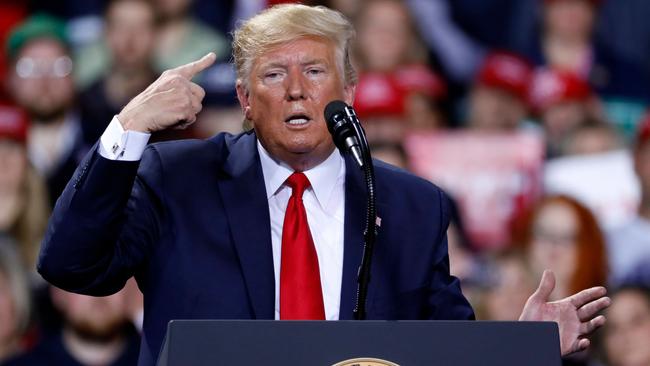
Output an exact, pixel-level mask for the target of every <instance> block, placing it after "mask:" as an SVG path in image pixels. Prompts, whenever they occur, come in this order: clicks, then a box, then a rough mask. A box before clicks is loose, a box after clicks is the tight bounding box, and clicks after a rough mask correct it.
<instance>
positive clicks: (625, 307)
mask: <svg viewBox="0 0 650 366" xmlns="http://www.w3.org/2000/svg"><path fill="white" fill-rule="evenodd" d="M610 297H611V299H612V305H610V307H609V309H607V310H606V311H605V315H606V316H607V323H606V324H605V326H604V327H603V329H602V332H603V346H604V347H603V348H604V351H605V354H606V362H607V365H609V366H643V365H650V347H648V344H650V289H649V288H648V287H646V286H637V285H626V286H623V287H621V288H620V289H618V290H617V291H615V292H614V293H612V294H611V295H610Z"/></svg>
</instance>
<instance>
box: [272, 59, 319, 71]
mask: <svg viewBox="0 0 650 366" xmlns="http://www.w3.org/2000/svg"><path fill="white" fill-rule="evenodd" d="M317 64H323V65H325V64H327V60H326V59H324V58H317V59H311V60H307V61H303V62H301V63H300V66H311V65H317ZM275 67H278V68H282V69H286V68H287V64H286V63H284V62H281V61H271V62H269V63H266V64H262V65H260V69H271V68H275Z"/></svg>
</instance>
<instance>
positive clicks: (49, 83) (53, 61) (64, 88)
mask: <svg viewBox="0 0 650 366" xmlns="http://www.w3.org/2000/svg"><path fill="white" fill-rule="evenodd" d="M9 86H10V88H9V90H10V92H11V93H12V94H13V96H14V98H15V99H16V101H17V102H18V103H19V104H20V105H21V106H22V107H24V108H25V109H27V110H28V111H29V113H30V115H31V116H32V117H33V119H34V120H35V121H36V122H47V121H50V120H52V119H55V118H58V117H61V116H62V115H63V114H64V113H65V111H66V110H67V109H68V108H70V106H71V105H72V103H73V98H74V83H73V80H72V61H71V60H70V57H69V56H68V54H67V53H66V50H65V48H64V47H63V46H62V45H61V44H60V43H59V42H57V41H55V40H52V39H47V38H44V39H37V40H33V41H31V42H29V43H28V44H27V45H25V46H24V47H23V48H22V49H21V50H20V52H19V54H18V56H17V57H16V62H15V64H14V68H13V70H12V72H11V73H10V75H9Z"/></svg>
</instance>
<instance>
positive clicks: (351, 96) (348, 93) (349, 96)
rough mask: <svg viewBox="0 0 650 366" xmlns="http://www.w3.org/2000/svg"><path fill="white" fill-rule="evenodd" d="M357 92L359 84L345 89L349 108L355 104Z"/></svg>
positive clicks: (344, 92)
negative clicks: (355, 93)
mask: <svg viewBox="0 0 650 366" xmlns="http://www.w3.org/2000/svg"><path fill="white" fill-rule="evenodd" d="M356 90H357V84H348V85H346V86H345V87H343V96H344V98H345V103H346V104H347V105H349V106H351V105H353V104H354V92H355V91H356Z"/></svg>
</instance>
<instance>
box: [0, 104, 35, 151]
mask: <svg viewBox="0 0 650 366" xmlns="http://www.w3.org/2000/svg"><path fill="white" fill-rule="evenodd" d="M27 128H28V122H27V115H26V114H25V112H23V111H22V110H21V109H20V108H18V107H16V106H13V105H10V104H0V139H4V138H6V139H11V140H14V141H17V142H20V143H22V144H25V143H26V141H27Z"/></svg>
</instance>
